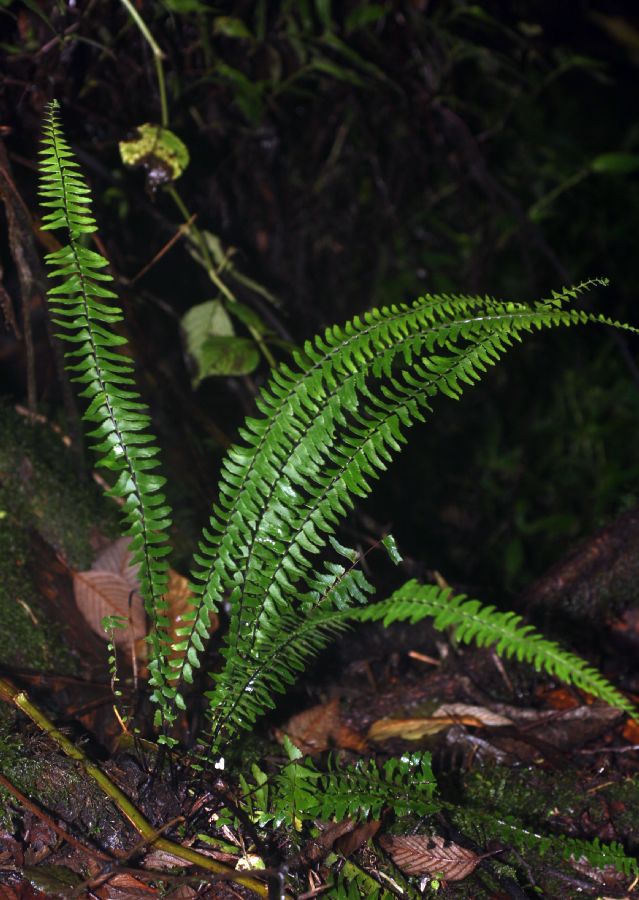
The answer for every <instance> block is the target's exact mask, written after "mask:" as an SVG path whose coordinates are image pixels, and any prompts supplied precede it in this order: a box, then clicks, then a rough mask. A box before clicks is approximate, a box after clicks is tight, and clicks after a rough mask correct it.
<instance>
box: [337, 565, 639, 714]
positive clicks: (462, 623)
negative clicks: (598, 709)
mask: <svg viewBox="0 0 639 900" xmlns="http://www.w3.org/2000/svg"><path fill="white" fill-rule="evenodd" d="M350 616H351V618H353V619H357V620H358V621H362V622H370V621H380V620H381V621H383V623H384V625H390V624H391V623H392V622H398V621H402V622H404V621H407V622H410V623H411V624H415V623H416V622H419V621H421V620H422V619H425V618H432V620H433V626H434V627H435V628H437V629H438V630H439V631H444V630H445V629H447V628H451V629H452V632H453V635H454V637H455V639H456V640H458V641H463V642H464V643H466V644H470V643H471V642H474V643H475V644H477V645H478V646H480V647H493V648H494V649H495V651H496V652H497V653H498V654H500V655H501V656H505V657H514V658H515V659H517V660H519V661H520V662H527V663H530V664H531V665H533V666H534V667H535V669H536V670H537V671H544V672H547V673H548V674H549V675H551V676H553V677H556V678H559V679H561V680H562V681H565V682H566V683H568V684H574V685H575V686H576V687H578V688H580V689H581V690H583V691H586V692H587V693H589V694H592V695H593V696H594V697H598V698H599V699H600V700H603V701H604V702H605V703H609V704H610V705H611V706H614V707H617V709H622V710H624V712H626V713H628V714H629V715H631V716H633V717H634V718H639V711H638V710H637V708H636V707H635V706H634V704H632V703H631V702H630V701H629V700H628V699H627V698H626V697H624V695H623V694H622V693H621V692H620V691H618V690H617V689H616V688H615V687H614V686H613V685H612V684H611V683H610V682H609V681H608V680H607V679H606V678H604V677H603V675H601V673H600V672H598V671H597V670H596V669H594V668H593V667H592V666H590V665H588V663H587V662H586V661H585V660H583V659H581V658H580V657H579V656H576V655H575V654H574V653H570V652H569V651H567V650H564V649H563V648H562V647H560V646H559V644H556V643H555V642H554V641H549V640H547V639H546V638H544V637H543V635H541V634H540V633H539V632H538V631H536V630H535V628H534V627H533V626H532V625H528V624H526V623H524V621H523V619H522V617H521V616H518V615H517V614H516V613H514V612H500V611H499V610H497V609H496V608H495V607H494V606H482V604H481V603H480V602H479V601H478V600H469V599H468V598H467V597H466V596H465V595H464V594H457V595H455V594H453V593H452V591H451V590H450V589H448V588H446V589H442V588H439V587H437V586H436V585H430V584H419V583H418V582H417V581H415V580H412V581H408V582H407V583H406V584H405V585H403V586H402V587H401V588H399V590H397V591H395V593H394V594H392V596H391V597H389V598H388V600H383V601H382V602H381V603H374V604H373V605H372V606H369V607H367V608H365V609H359V610H351V612H350Z"/></svg>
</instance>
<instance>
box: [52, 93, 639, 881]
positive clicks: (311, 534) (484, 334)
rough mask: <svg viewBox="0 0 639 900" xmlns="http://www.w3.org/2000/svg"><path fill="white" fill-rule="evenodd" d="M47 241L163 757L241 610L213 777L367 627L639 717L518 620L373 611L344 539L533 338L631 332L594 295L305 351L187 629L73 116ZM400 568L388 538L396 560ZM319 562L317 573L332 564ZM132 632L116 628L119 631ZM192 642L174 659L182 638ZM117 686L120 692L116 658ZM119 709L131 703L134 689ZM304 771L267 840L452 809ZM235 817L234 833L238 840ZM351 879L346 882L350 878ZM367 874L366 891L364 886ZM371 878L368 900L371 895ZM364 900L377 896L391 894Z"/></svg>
mask: <svg viewBox="0 0 639 900" xmlns="http://www.w3.org/2000/svg"><path fill="white" fill-rule="evenodd" d="M41 156H42V162H41V189H40V196H41V198H42V204H43V206H44V207H45V208H46V210H47V213H46V215H45V217H44V227H45V228H47V229H61V230H62V231H63V232H64V233H65V241H66V243H65V244H64V246H62V247H61V248H60V249H59V250H56V251H54V252H52V253H49V254H48V256H47V263H48V265H49V267H50V276H51V279H52V287H51V288H50V290H49V305H50V309H51V311H52V313H53V318H54V322H55V323H56V324H57V325H58V326H59V328H60V329H61V332H60V337H61V338H62V339H63V340H64V341H66V342H67V343H68V344H69V349H68V351H67V353H66V357H67V361H68V364H67V368H68V370H69V371H70V372H71V374H72V377H73V380H74V381H76V382H77V383H78V384H79V385H80V386H81V387H82V392H81V396H82V397H84V398H85V399H86V401H87V408H86V412H85V419H86V420H87V421H89V422H90V423H92V426H93V430H92V431H91V432H90V434H89V436H90V437H91V438H92V440H93V442H94V443H93V449H94V450H95V451H96V453H97V455H98V462H99V465H102V466H104V467H106V468H107V469H110V470H111V471H112V472H113V473H114V484H113V487H112V488H111V489H110V492H111V494H112V495H114V496H115V497H118V498H121V500H122V501H123V505H122V513H123V519H124V532H125V534H127V535H128V536H129V537H130V539H131V544H130V549H131V551H132V554H133V563H134V564H137V565H138V567H139V573H140V593H141V595H142V597H143V599H144V604H145V609H146V612H147V615H148V618H149V625H150V628H149V637H148V640H149V648H150V650H149V664H148V670H149V682H150V687H151V699H152V701H153V702H154V704H155V706H156V710H157V712H156V726H157V727H158V728H159V731H160V734H159V737H158V740H159V741H160V742H162V743H165V744H169V745H173V744H175V743H176V740H175V737H174V736H173V735H172V734H171V726H172V725H173V724H174V722H175V721H176V719H177V716H178V714H179V711H180V710H185V709H186V701H185V696H184V694H185V685H192V684H194V682H195V680H196V675H198V678H197V680H198V683H202V684H203V682H204V678H205V676H203V675H202V674H201V673H200V674H198V671H197V670H198V669H200V668H201V666H202V656H203V654H204V652H205V651H206V649H207V643H208V640H209V634H210V626H211V621H212V617H213V615H214V613H215V612H216V611H217V610H219V609H220V607H221V605H222V603H223V602H226V603H228V609H229V611H230V615H229V628H228V632H227V634H226V636H225V638H224V645H223V647H222V649H221V654H222V657H223V665H222V667H221V670H220V671H219V672H216V673H214V674H211V675H210V676H208V679H209V681H208V685H207V686H209V687H210V689H209V690H208V691H206V692H205V693H204V695H203V696H204V697H205V699H206V701H207V704H206V705H207V715H208V723H207V727H206V729H205V733H204V734H203V735H200V745H199V751H197V755H198V758H199V760H200V762H204V763H206V762H209V763H210V762H212V761H213V760H215V762H216V764H217V765H218V766H219V767H223V760H220V759H219V757H220V755H221V754H223V753H224V752H226V749H227V747H228V745H229V742H230V741H232V740H234V739H236V738H237V737H238V735H240V734H241V733H242V732H243V731H246V730H249V729H251V728H252V727H253V725H254V723H255V721H256V720H257V718H258V717H259V716H260V715H261V714H263V713H264V712H265V711H266V710H268V709H271V708H273V707H274V706H275V704H276V698H277V695H278V694H282V693H284V692H285V691H286V690H287V689H288V688H289V686H290V685H291V684H292V683H293V682H294V680H295V679H296V678H297V677H298V675H299V674H300V672H302V671H303V670H304V668H305V666H306V664H307V662H308V660H309V659H310V658H311V657H312V656H313V655H314V654H316V653H317V652H318V651H319V650H320V649H321V648H322V647H324V646H325V645H326V643H327V642H328V641H329V640H330V639H331V638H332V637H334V636H335V635H336V634H337V633H339V632H340V631H342V630H344V629H345V628H347V627H349V626H350V625H351V624H353V623H354V622H364V621H373V620H377V621H383V622H384V623H385V624H390V623H391V622H394V621H398V620H404V621H409V622H413V623H414V622H417V621H419V620H421V619H423V618H425V617H429V618H431V619H432V621H433V625H434V626H435V628H437V629H440V630H444V629H449V630H450V631H451V632H452V635H453V636H454V637H455V638H456V639H457V640H459V641H462V642H466V643H468V642H471V641H473V642H475V643H476V644H478V645H480V646H491V647H494V649H495V650H496V652H497V653H499V654H501V655H502V656H505V657H514V658H516V659H518V660H520V661H522V662H526V663H529V664H531V665H533V666H535V667H536V668H537V669H538V670H543V671H544V672H546V673H548V674H550V675H551V676H553V677H557V678H560V679H563V680H564V681H567V682H570V683H572V684H574V685H576V686H577V687H578V688H580V689H582V690H584V691H587V692H588V693H589V694H591V695H594V696H596V697H599V698H600V699H602V700H604V701H606V702H607V703H610V704H612V705H614V706H616V707H618V708H619V709H622V710H624V711H626V712H628V713H630V714H631V715H635V716H636V711H635V709H634V707H633V706H632V704H631V703H630V702H629V701H628V700H627V699H626V697H624V695H623V694H622V693H620V692H619V691H618V690H616V689H615V688H614V687H613V685H611V684H610V683H609V682H608V681H607V680H606V679H605V678H604V677H603V676H602V675H601V674H600V673H599V672H598V671H597V670H595V669H594V668H593V667H591V666H589V665H588V664H587V663H586V662H585V661H584V660H582V659H580V658H579V657H577V656H575V655H574V654H572V653H570V652H569V651H567V650H564V649H563V648H562V647H560V646H559V645H558V644H557V643H555V642H553V641H549V640H547V639H546V638H545V637H544V636H543V635H541V634H539V633H538V632H537V631H536V630H535V629H533V628H532V626H530V625H528V624H526V623H524V622H523V620H522V619H521V617H520V616H517V615H515V614H514V613H512V612H502V611H499V610H497V609H495V608H494V607H492V606H484V605H482V604H481V603H480V602H479V601H477V600H472V599H468V598H467V597H465V596H464V595H457V596H456V595H454V594H453V592H452V591H450V590H448V589H445V590H444V589H441V588H439V587H435V586H433V585H419V584H418V583H417V582H415V581H409V582H408V583H406V584H405V585H403V587H401V588H400V589H399V590H397V591H396V592H395V593H393V594H392V595H391V596H390V597H389V598H388V599H387V600H384V601H381V602H377V603H373V604H371V603H370V602H369V601H370V597H371V594H372V592H373V586H372V585H371V584H370V583H369V581H368V580H367V578H366V577H365V576H364V574H363V572H362V571H361V569H360V567H359V561H360V560H359V555H358V553H357V552H355V551H354V550H352V549H350V548H348V547H344V546H342V545H341V544H340V543H339V541H338V540H337V537H336V535H337V532H338V528H339V526H340V523H341V522H342V520H343V519H344V517H345V516H346V515H347V514H348V512H349V511H350V510H351V509H352V508H353V506H354V505H355V503H356V502H357V501H358V500H359V499H360V498H365V497H367V496H368V494H369V493H370V491H371V490H372V487H373V484H374V482H375V480H376V479H378V478H379V477H380V475H381V474H382V472H383V471H384V470H385V469H386V468H387V467H388V466H389V464H390V463H391V462H392V461H393V459H394V458H395V456H396V455H397V454H398V453H399V451H400V450H401V449H402V446H403V445H404V444H405V442H406V440H407V431H408V429H409V428H410V427H411V426H412V425H413V424H415V423H416V422H422V421H424V420H425V419H426V418H427V416H428V415H429V414H430V412H431V410H432V403H433V402H434V401H436V400H437V398H438V397H439V396H440V395H443V396H445V397H449V398H452V399H458V398H459V397H460V396H461V394H462V393H463V391H464V390H465V389H466V388H467V387H471V386H472V385H474V384H475V383H476V382H477V381H479V379H480V378H481V377H482V376H483V375H484V374H485V373H486V372H487V371H488V370H489V369H490V367H492V366H493V365H495V364H496V363H497V362H498V361H499V360H500V359H501V358H502V357H503V356H504V354H505V353H506V352H507V351H508V350H509V349H511V348H512V347H513V346H514V345H516V344H517V343H518V342H520V341H521V340H522V339H523V338H524V337H525V336H526V335H527V334H529V333H531V332H534V331H539V330H542V329H547V328H556V327H560V326H564V327H570V326H573V325H583V324H588V323H600V324H605V325H611V326H614V327H617V328H626V327H627V326H624V325H621V324H619V323H617V322H614V321H611V320H609V319H607V318H606V317H604V316H601V315H597V314H594V313H588V312H585V311H583V310H580V309H577V308H575V307H574V306H573V302H574V301H575V300H577V299H578V298H579V295H580V294H581V293H583V292H584V291H586V290H587V289H589V288H591V287H595V286H598V285H603V284H605V283H606V282H605V280H604V279H593V280H590V281H587V282H584V283H582V284H580V285H577V286H576V287H574V288H569V289H565V290H563V291H560V292H553V293H552V295H551V296H550V297H549V298H547V299H545V300H541V301H539V302H536V303H532V304H524V303H521V302H519V301H508V302H504V301H499V300H495V299H493V298H491V297H469V296H463V295H461V296H449V295H438V296H433V295H426V296H424V297H422V298H420V299H419V300H417V301H416V302H414V303H412V304H397V305H392V306H389V307H385V308H382V309H373V310H370V311H368V312H367V313H365V314H364V315H363V316H361V317H355V318H354V319H352V320H351V321H350V322H347V323H346V324H345V325H344V326H342V327H338V326H334V327H332V328H329V329H327V330H326V331H325V332H324V334H322V335H320V336H318V337H316V338H315V339H314V340H313V341H308V342H307V343H306V344H305V345H304V348H303V350H299V351H296V352H295V353H294V354H293V356H292V359H291V360H290V361H289V362H285V363H282V364H280V365H279V366H278V367H277V368H276V369H275V370H274V371H273V372H272V375H271V379H270V381H269V383H268V384H267V385H266V386H265V387H264V388H263V390H262V391H261V394H260V396H259V397H258V399H257V401H256V405H257V414H256V415H255V416H254V417H253V418H249V419H247V420H246V423H245V426H244V428H243V429H242V430H241V432H240V438H241V440H240V442H238V443H237V444H236V445H235V446H233V447H231V449H230V450H229V451H228V453H227V456H226V458H225V460H224V463H223V466H222V473H221V478H220V485H219V495H218V497H217V501H216V503H215V504H214V506H213V509H212V512H211V516H210V521H209V525H208V527H207V528H206V529H205V530H204V532H203V535H202V539H201V541H200V543H199V547H198V552H197V553H196V554H195V566H194V570H193V572H192V586H193V590H194V594H195V599H194V601H193V602H192V605H191V608H190V609H189V610H188V611H187V612H186V613H185V614H184V615H183V616H182V618H181V620H180V621H178V622H177V623H174V622H171V621H169V617H168V612H167V606H166V600H165V594H166V590H167V585H168V564H167V554H168V552H169V545H168V540H167V535H168V530H169V528H170V525H171V510H170V509H169V506H168V504H167V502H166V499H165V496H164V493H163V486H164V484H165V479H164V478H163V477H162V475H160V474H159V463H158V453H159V451H158V448H157V446H156V441H155V439H154V437H153V435H152V433H151V430H150V426H151V420H150V416H149V413H148V410H147V407H146V406H145V404H144V403H143V401H142V399H141V398H140V396H139V394H138V392H137V390H136V388H135V379H134V370H133V364H132V363H131V361H130V359H129V358H128V356H126V355H125V354H124V353H123V352H122V347H123V345H124V344H125V343H126V341H125V338H124V337H123V336H122V335H121V334H120V332H119V328H120V326H121V323H122V313H121V311H120V309H119V308H118V306H117V303H116V300H117V298H116V295H115V293H114V292H113V291H112V290H111V283H112V278H111V276H110V275H109V274H108V272H107V271H106V268H107V262H106V260H105V259H104V258H103V257H102V256H101V255H100V254H99V253H97V252H95V251H94V250H92V249H90V248H89V247H87V246H86V244H85V239H86V237H87V236H88V235H90V234H91V233H92V232H94V231H95V230H96V224H95V221H94V219H93V217H92V214H91V201H90V193H89V189H88V187H87V185H86V184H85V182H84V180H83V179H82V177H81V175H80V174H79V171H78V167H77V164H76V163H75V161H74V159H73V155H72V152H71V150H70V148H69V145H68V144H67V142H66V140H65V138H64V136H63V134H62V130H61V126H60V121H59V111H58V105H57V104H56V103H55V102H54V103H52V104H50V105H49V107H48V111H47V116H46V121H45V126H44V140H43V149H42V151H41ZM382 543H383V544H384V545H385V547H386V549H387V550H388V552H389V554H390V556H391V558H392V559H393V561H395V562H398V561H399V555H398V553H397V550H396V548H395V546H394V542H393V540H392V538H391V537H390V536H388V537H387V538H385V539H384V540H383V542H382ZM319 560H321V562H319ZM116 624H117V623H116V622H115V621H109V622H108V623H107V625H108V626H109V627H110V628H111V629H112V628H113V627H114V626H115V625H116ZM170 632H171V633H173V634H174V635H177V640H173V641H172V640H171V639H170V637H169V633H170ZM110 652H111V656H110V659H109V662H110V664H111V665H112V678H113V684H114V685H115V682H116V680H117V673H116V671H115V661H116V660H115V656H116V654H115V650H113V648H111V651H110ZM118 693H119V689H118ZM284 744H285V749H286V752H287V755H288V759H287V760H286V761H285V763H284V765H283V766H282V767H281V768H280V769H279V770H278V771H277V772H276V773H275V774H274V775H271V776H269V775H267V774H266V773H265V772H264V771H263V770H262V769H261V768H260V767H259V766H257V765H255V764H254V765H253V767H252V777H253V781H252V782H251V781H249V776H246V775H241V776H240V777H239V779H238V780H239V784H240V787H241V789H242V792H243V796H242V797H241V798H240V800H239V803H240V806H241V808H242V813H243V815H244V816H245V817H246V816H247V817H248V818H249V819H251V820H252V821H253V822H254V823H256V824H257V825H261V826H263V825H266V824H269V825H273V824H274V825H276V826H278V825H288V826H291V825H292V826H294V827H295V828H296V829H297V828H301V827H302V824H303V823H312V822H313V821H314V820H316V819H323V820H328V819H332V818H335V819H338V820H342V819H344V818H345V817H351V818H353V819H365V818H375V819H380V818H382V817H383V816H384V815H395V816H400V817H403V816H414V817H425V816H429V815H430V814H432V813H433V812H434V811H435V810H438V809H442V808H445V807H446V803H445V802H444V801H443V800H442V799H440V798H439V797H438V796H436V784H435V779H434V777H433V773H432V770H431V761H430V756H429V754H428V753H417V754H407V755H404V756H401V757H399V758H394V759H389V760H386V761H385V762H384V763H383V764H381V765H378V764H377V762H375V761H372V760H370V761H363V760H359V761H357V762H355V763H354V764H351V765H346V764H344V763H343V762H341V761H340V762H338V761H336V760H334V759H332V760H330V761H329V762H328V765H327V766H326V767H324V768H322V767H320V766H319V765H318V764H317V763H316V762H315V761H313V760H309V759H304V758H302V754H301V753H300V751H299V750H298V749H297V748H296V747H295V746H294V745H293V744H292V743H291V742H290V741H289V740H288V739H285V741H284ZM235 812H237V809H236V810H235V811H231V813H230V818H229V817H228V816H227V817H226V820H224V816H225V813H224V812H221V813H220V815H219V816H218V819H219V823H221V824H234V823H235V819H234V816H235ZM486 828H487V830H489V829H490V828H492V831H491V834H493V835H495V836H497V837H500V838H502V839H504V840H505V841H507V842H510V843H511V844H513V845H514V846H519V847H521V848H525V847H526V846H527V845H528V846H533V845H534V846H535V848H536V849H537V851H538V852H539V853H540V854H542V855H543V853H544V852H545V851H546V850H548V851H550V850H553V851H554V850H557V849H559V851H560V852H561V853H563V856H564V858H569V859H576V858H578V859H581V858H582V857H583V858H585V859H586V860H588V861H589V862H591V863H592V864H593V865H597V866H604V865H608V864H609V863H611V864H613V865H615V866H616V867H617V868H620V869H621V870H622V871H623V872H625V873H626V874H632V873H635V872H636V861H634V860H632V859H631V858H629V857H626V856H625V854H624V852H623V850H622V849H621V848H620V847H619V846H617V845H614V844H611V845H610V846H605V845H603V844H600V843H598V842H597V841H595V842H593V843H590V842H586V841H581V842H580V841H576V840H573V839H568V838H559V837H557V838H555V836H548V837H544V836H543V835H542V836H540V835H537V834H536V833H535V834H533V833H531V832H528V831H527V830H526V828H525V827H524V826H523V825H522V824H521V823H515V822H511V821H506V819H504V820H501V819H498V818H495V817H492V821H490V822H487V824H486ZM349 865H350V864H349ZM364 874H365V873H364ZM367 877H368V876H365V877H364V882H366V878H367ZM358 879H359V881H361V880H362V879H360V878H359V876H358V875H357V872H356V871H354V872H352V873H350V875H348V870H347V869H345V870H344V872H343V873H342V876H341V877H340V878H339V879H338V881H337V883H336V885H335V890H336V892H337V893H336V895H337V896H349V897H350V896H359V893H358V891H359V887H358V883H359V882H358ZM368 880H369V882H370V881H372V882H373V886H372V887H370V885H369V888H366V890H368V892H369V894H370V895H371V896H374V895H376V892H377V886H376V885H377V882H376V881H374V879H372V880H371V879H368Z"/></svg>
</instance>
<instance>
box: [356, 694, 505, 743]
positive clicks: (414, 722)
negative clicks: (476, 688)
mask: <svg viewBox="0 0 639 900" xmlns="http://www.w3.org/2000/svg"><path fill="white" fill-rule="evenodd" d="M451 725H471V726H473V727H475V728H485V727H490V728H497V727H500V726H504V725H512V721H511V720H510V719H508V718H507V717H506V716H503V715H500V714H499V713H495V712H493V711H492V710H490V709H487V708H486V707H483V706H470V705H468V704H467V703H446V704H444V705H443V706H440V707H439V708H438V709H436V710H435V712H434V713H433V714H432V715H431V716H420V718H414V719H378V720H377V721H376V722H373V724H372V725H371V726H370V728H369V729H368V735H367V736H368V739H369V740H371V741H387V740H389V739H390V738H402V739H403V740H405V741H418V740H419V739H420V738H423V737H427V736H429V735H434V734H439V732H440V731H444V729H446V728H450V727H451Z"/></svg>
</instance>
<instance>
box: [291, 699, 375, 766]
mask: <svg viewBox="0 0 639 900" xmlns="http://www.w3.org/2000/svg"><path fill="white" fill-rule="evenodd" d="M282 733H284V734H286V735H288V737H289V738H290V739H291V740H292V741H293V743H294V744H295V746H296V747H298V748H299V749H300V750H301V751H302V753H308V754H311V755H312V754H314V753H322V752H323V751H324V750H328V749H329V748H330V747H339V748H341V749H345V750H355V751H356V752H358V753H363V752H364V750H366V741H365V740H364V738H363V737H362V736H361V735H360V734H358V733H357V732H356V731H353V729H352V728H349V727H348V725H345V724H344V723H343V722H342V721H341V719H340V714H339V699H338V698H337V697H333V699H332V700H329V701H328V703H320V704H318V705H317V706H312V707H311V708H310V709H305V710H304V711H303V712H301V713H298V714H297V715H295V716H292V717H291V718H290V719H289V720H288V722H287V723H286V725H285V726H284V728H283V729H282V731H281V732H276V737H277V738H278V740H281V737H282Z"/></svg>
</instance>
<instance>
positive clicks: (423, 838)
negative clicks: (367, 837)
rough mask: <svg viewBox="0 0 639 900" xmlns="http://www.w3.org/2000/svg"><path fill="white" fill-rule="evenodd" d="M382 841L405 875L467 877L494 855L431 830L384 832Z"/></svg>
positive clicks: (448, 877) (460, 878)
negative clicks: (446, 839) (387, 833)
mask: <svg viewBox="0 0 639 900" xmlns="http://www.w3.org/2000/svg"><path fill="white" fill-rule="evenodd" d="M379 843H380V845H381V846H382V848H383V849H384V850H385V851H386V852H387V853H388V854H389V856H390V857H391V858H392V860H393V862H394V863H395V865H396V866H398V868H400V869H401V870H402V872H405V873H406V875H441V876H442V878H444V879H446V881H461V880H462V879H463V878H467V877H468V876H469V875H470V874H472V873H473V872H474V871H475V869H476V868H477V866H478V865H479V863H480V862H481V861H482V859H485V858H486V857H487V856H492V855H493V854H492V853H483V854H479V853H474V852H473V851H472V850H467V849H466V847H460V845H459V844H454V843H452V842H451V843H449V844H447V843H446V841H445V840H444V838H443V837H439V836H438V835H432V836H431V835H429V834H412V835H395V834H392V835H385V836H384V837H382V838H380V839H379Z"/></svg>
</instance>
